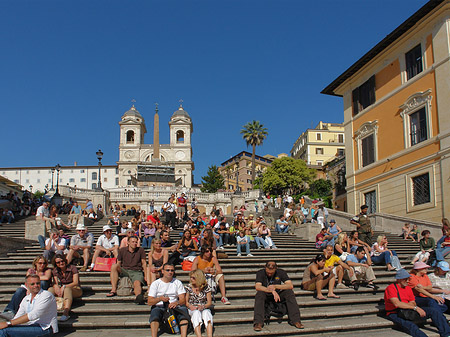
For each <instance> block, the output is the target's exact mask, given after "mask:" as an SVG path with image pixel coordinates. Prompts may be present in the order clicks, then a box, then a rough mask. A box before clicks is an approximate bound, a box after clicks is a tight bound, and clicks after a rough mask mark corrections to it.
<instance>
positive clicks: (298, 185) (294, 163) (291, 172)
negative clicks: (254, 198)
mask: <svg viewBox="0 0 450 337" xmlns="http://www.w3.org/2000/svg"><path fill="white" fill-rule="evenodd" d="M315 171H316V170H314V169H311V168H308V167H307V166H306V163H305V162H304V161H303V160H301V159H294V158H291V157H284V158H278V159H275V160H274V161H273V162H272V165H271V166H270V167H268V168H267V170H266V172H264V175H263V178H262V179H263V190H264V192H266V193H270V194H272V195H277V194H284V193H289V194H291V195H292V194H298V193H300V192H301V191H302V190H304V189H305V188H306V185H307V184H309V183H310V182H311V181H312V180H313V179H314V177H315V175H316V172H315Z"/></svg>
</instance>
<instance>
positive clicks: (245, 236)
mask: <svg viewBox="0 0 450 337" xmlns="http://www.w3.org/2000/svg"><path fill="white" fill-rule="evenodd" d="M236 241H237V243H238V244H240V243H242V242H244V241H247V242H250V240H249V237H248V235H244V236H240V235H238V236H236Z"/></svg>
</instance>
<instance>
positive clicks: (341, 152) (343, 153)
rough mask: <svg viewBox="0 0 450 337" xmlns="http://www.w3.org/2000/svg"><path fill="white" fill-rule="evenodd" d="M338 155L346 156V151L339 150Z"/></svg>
mask: <svg viewBox="0 0 450 337" xmlns="http://www.w3.org/2000/svg"><path fill="white" fill-rule="evenodd" d="M337 155H338V157H342V156H345V150H344V149H338V151H337Z"/></svg>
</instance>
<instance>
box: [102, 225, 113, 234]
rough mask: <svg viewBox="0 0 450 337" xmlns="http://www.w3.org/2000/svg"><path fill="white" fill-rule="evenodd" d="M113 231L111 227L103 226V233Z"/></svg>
mask: <svg viewBox="0 0 450 337" xmlns="http://www.w3.org/2000/svg"><path fill="white" fill-rule="evenodd" d="M109 230H112V229H111V227H109V225H104V226H103V233H104V232H106V231H109Z"/></svg>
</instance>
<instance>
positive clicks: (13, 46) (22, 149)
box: [0, 0, 426, 183]
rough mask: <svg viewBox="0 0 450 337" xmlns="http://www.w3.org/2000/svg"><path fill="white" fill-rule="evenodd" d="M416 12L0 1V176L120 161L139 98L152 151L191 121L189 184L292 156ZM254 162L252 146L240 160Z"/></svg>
mask: <svg viewBox="0 0 450 337" xmlns="http://www.w3.org/2000/svg"><path fill="white" fill-rule="evenodd" d="M425 3H426V1H424V0H422V1H418V0H395V1H392V0H364V1H362V0H342V1H331V0H323V1H300V0H272V1H267V0H251V1H250V0H222V1H220V0H215V1H213V0H180V1H175V0H164V1H163V0H159V1H152V0H145V1H140V0H139V1H117V0H108V1H102V0H94V1H74V0H72V1H70V0H67V1H60V0H56V1H36V0H29V1H21V0H2V1H0V31H1V33H0V43H1V45H2V55H1V62H0V74H1V76H0V111H1V116H2V138H3V140H4V143H3V144H4V145H5V144H6V146H3V147H2V148H3V151H2V152H3V153H2V160H1V163H0V166H2V167H13V166H27V167H28V166H30V167H31V166H49V165H56V164H57V163H60V164H61V165H73V163H74V162H75V161H76V162H77V163H78V164H79V165H95V164H96V162H97V160H96V155H95V152H96V151H97V150H98V149H99V148H100V149H102V151H103V152H104V160H103V163H104V164H114V163H115V162H116V161H117V160H118V145H119V125H118V122H119V121H120V117H121V116H122V114H123V113H124V112H125V111H126V110H128V109H129V108H130V106H131V104H132V103H131V100H132V99H135V100H136V103H135V104H136V108H137V109H138V110H139V111H140V112H141V114H142V115H143V117H144V118H145V120H146V123H147V130H148V133H147V134H146V137H145V141H146V143H152V141H153V134H152V130H153V125H152V121H153V113H154V103H155V102H158V103H159V109H160V133H161V139H160V142H161V143H162V144H167V143H168V142H169V127H168V124H167V123H168V122H169V119H170V116H171V115H172V113H173V111H175V110H176V109H177V107H178V104H179V103H178V101H179V100H180V99H183V100H184V103H183V106H184V108H185V110H186V111H187V112H188V113H189V114H190V116H191V117H192V119H193V123H194V133H193V135H192V143H193V151H194V162H195V171H194V181H195V182H196V183H200V182H201V176H202V175H205V173H206V171H207V168H208V166H210V165H213V164H215V165H220V163H222V162H223V161H225V160H227V159H228V158H229V157H231V156H233V155H234V154H236V153H238V152H240V151H242V150H245V149H246V145H245V142H244V141H243V140H242V137H241V135H240V133H239V131H240V130H241V128H242V126H243V125H244V124H246V123H247V122H249V121H251V120H254V119H255V120H259V121H260V122H261V123H262V124H264V126H265V127H267V129H268V132H269V135H268V137H267V139H266V140H265V142H264V145H263V146H261V147H259V148H258V149H257V154H259V155H265V154H273V155H276V154H278V153H282V152H285V153H289V151H290V149H291V147H292V145H293V143H294V142H295V140H296V139H297V137H298V136H299V135H300V134H301V133H302V132H303V131H304V130H305V129H307V128H311V127H314V126H315V125H316V124H317V123H318V122H319V121H320V120H322V121H324V122H336V123H339V122H342V121H343V111H342V99H341V98H339V97H331V96H325V95H321V94H320V91H321V90H322V89H323V88H324V87H325V86H327V85H328V84H329V83H331V82H332V81H333V80H334V79H335V78H336V77H337V76H339V75H340V74H341V73H342V72H343V71H345V70H346V69H347V68H348V67H349V66H350V65H351V64H353V63H354V62H355V61H356V60H357V59H359V58H360V57H361V56H362V55H363V54H364V53H366V52H367V51H368V50H369V49H370V48H372V47H373V46H374V45H375V44H376V43H377V42H379V41H380V40H381V39H382V38H384V37H385V36H386V35H387V34H389V33H390V32H391V31H392V30H394V29H395V28H396V27H397V26H398V25H400V24H401V23H402V22H403V21H404V20H406V19H407V18H408V17H409V16H410V15H411V14H413V13H414V12H415V11H416V10H417V9H419V8H420V7H421V6H423V5H424V4H425ZM248 151H251V148H248Z"/></svg>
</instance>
